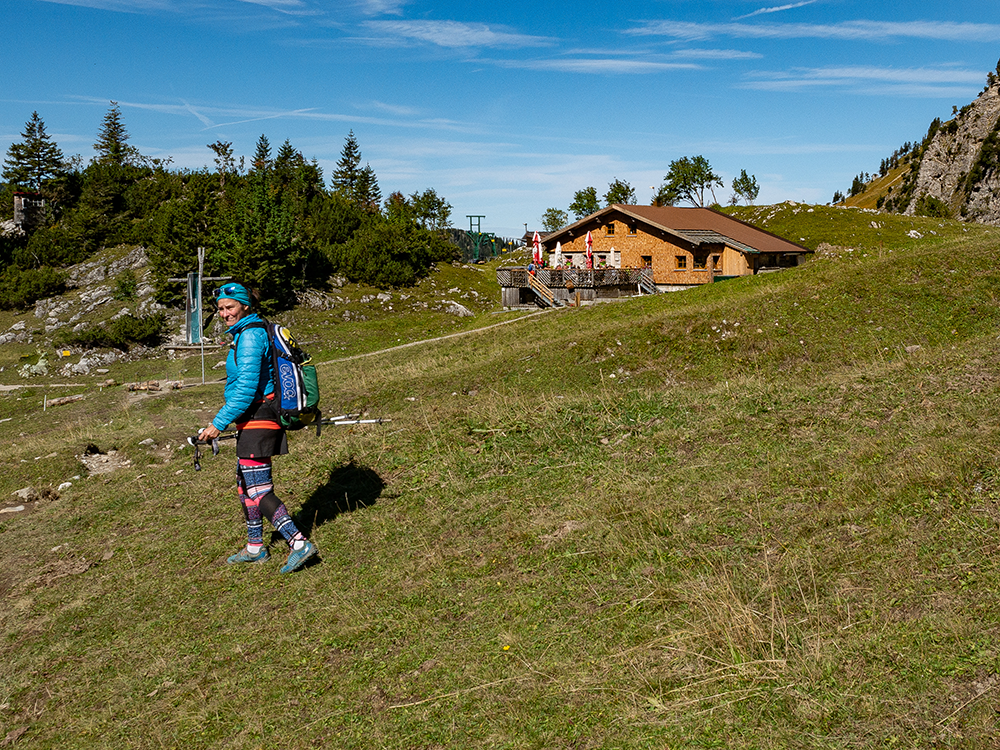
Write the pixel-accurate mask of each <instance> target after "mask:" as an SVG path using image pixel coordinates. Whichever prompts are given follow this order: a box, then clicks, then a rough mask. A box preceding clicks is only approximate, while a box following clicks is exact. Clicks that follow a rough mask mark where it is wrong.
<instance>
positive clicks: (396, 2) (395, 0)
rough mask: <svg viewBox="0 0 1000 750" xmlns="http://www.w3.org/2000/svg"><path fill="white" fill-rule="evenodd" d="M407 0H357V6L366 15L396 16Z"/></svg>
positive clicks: (401, 10)
mask: <svg viewBox="0 0 1000 750" xmlns="http://www.w3.org/2000/svg"><path fill="white" fill-rule="evenodd" d="M406 3H407V0H358V3H357V6H358V8H360V9H361V12H362V13H364V14H365V15H366V16H389V15H393V16H398V15H401V14H402V12H403V6H404V5H406Z"/></svg>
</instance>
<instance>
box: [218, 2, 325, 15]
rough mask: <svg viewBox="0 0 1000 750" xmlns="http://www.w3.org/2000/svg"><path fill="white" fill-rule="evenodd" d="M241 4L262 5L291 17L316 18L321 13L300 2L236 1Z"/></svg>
mask: <svg viewBox="0 0 1000 750" xmlns="http://www.w3.org/2000/svg"><path fill="white" fill-rule="evenodd" d="M238 2H241V3H249V4H250V5H262V6H264V7H265V8H270V9H271V10H275V11H277V12H279V13H287V14H289V15H293V16H317V15H321V13H322V12H321V11H319V10H313V9H311V8H309V6H307V5H306V4H305V3H304V2H302V0H238Z"/></svg>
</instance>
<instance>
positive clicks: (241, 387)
mask: <svg viewBox="0 0 1000 750" xmlns="http://www.w3.org/2000/svg"><path fill="white" fill-rule="evenodd" d="M263 322H264V321H263V320H261V318H260V316H258V315H257V314H256V313H250V314H249V315H246V316H244V317H242V318H240V319H239V320H237V321H236V323H234V324H233V326H232V327H231V328H230V329H229V330H228V331H226V333H228V334H230V335H231V336H232V337H233V344H232V346H230V347H229V355H228V356H227V357H226V403H225V406H223V407H222V408H221V409H219V413H218V414H216V415H215V419H213V420H212V425H213V426H214V427H215V428H216V429H217V430H224V429H226V428H227V427H228V426H229V423H230V422H233V421H235V420H236V419H237V418H238V417H240V416H242V415H243V414H245V413H246V412H247V410H248V409H249V408H250V406H251V405H252V404H253V403H254V401H259V400H260V399H262V398H263V397H264V396H266V395H268V394H269V393H273V392H274V378H273V377H272V373H273V365H272V363H271V344H270V342H269V341H268V340H267V331H265V330H264V329H263V328H251V329H249V330H244V329H246V327H247V326H248V325H250V324H251V323H263Z"/></svg>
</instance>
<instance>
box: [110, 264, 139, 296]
mask: <svg viewBox="0 0 1000 750" xmlns="http://www.w3.org/2000/svg"><path fill="white" fill-rule="evenodd" d="M138 290H139V281H138V279H136V277H135V272H134V271H133V270H132V269H131V268H126V269H125V270H124V271H122V272H121V273H120V274H118V276H117V278H115V288H114V290H113V291H112V292H111V296H112V297H114V298H115V299H116V300H118V301H119V302H121V301H124V300H130V299H135V296H136V292H138Z"/></svg>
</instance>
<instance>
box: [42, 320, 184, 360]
mask: <svg viewBox="0 0 1000 750" xmlns="http://www.w3.org/2000/svg"><path fill="white" fill-rule="evenodd" d="M166 323H167V316H166V315H165V314H164V313H161V312H160V313H155V314H153V315H144V316H142V317H136V316H134V315H122V316H121V317H120V318H115V319H114V320H112V321H109V322H107V323H102V324H99V325H92V326H89V327H87V328H84V329H83V330H81V331H76V332H71V333H66V334H64V335H62V336H60V339H61V341H62V342H63V343H65V344H67V345H69V346H79V347H83V348H84V349H99V348H106V349H120V350H122V351H126V352H127V351H128V350H129V347H130V346H132V345H134V344H143V345H144V346H156V345H157V344H159V343H160V342H161V341H162V340H163V330H164V328H165V327H166Z"/></svg>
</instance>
